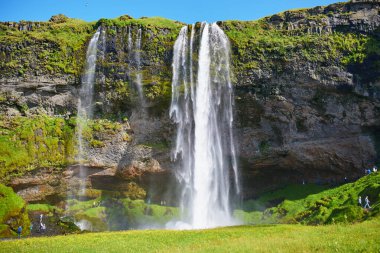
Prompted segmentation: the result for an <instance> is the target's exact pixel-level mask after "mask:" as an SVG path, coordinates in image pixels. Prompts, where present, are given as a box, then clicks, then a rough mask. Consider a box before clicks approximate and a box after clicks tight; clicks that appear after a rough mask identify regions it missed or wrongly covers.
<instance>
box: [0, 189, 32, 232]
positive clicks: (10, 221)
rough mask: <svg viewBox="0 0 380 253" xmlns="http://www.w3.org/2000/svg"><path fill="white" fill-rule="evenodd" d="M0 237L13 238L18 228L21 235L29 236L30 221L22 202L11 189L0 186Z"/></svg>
mask: <svg viewBox="0 0 380 253" xmlns="http://www.w3.org/2000/svg"><path fill="white" fill-rule="evenodd" d="M0 224H2V225H1V227H0V237H10V236H15V235H16V231H17V228H18V226H22V227H23V231H22V235H28V234H29V226H30V221H29V217H28V213H27V211H26V205H25V202H24V200H23V199H22V198H21V197H20V196H18V195H17V194H16V193H14V191H13V190H12V188H10V187H7V186H5V185H3V184H0Z"/></svg>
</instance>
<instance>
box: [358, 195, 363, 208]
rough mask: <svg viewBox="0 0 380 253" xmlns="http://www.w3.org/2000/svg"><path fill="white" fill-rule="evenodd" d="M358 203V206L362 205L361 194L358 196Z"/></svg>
mask: <svg viewBox="0 0 380 253" xmlns="http://www.w3.org/2000/svg"><path fill="white" fill-rule="evenodd" d="M358 204H359V206H363V205H362V196H359V199H358Z"/></svg>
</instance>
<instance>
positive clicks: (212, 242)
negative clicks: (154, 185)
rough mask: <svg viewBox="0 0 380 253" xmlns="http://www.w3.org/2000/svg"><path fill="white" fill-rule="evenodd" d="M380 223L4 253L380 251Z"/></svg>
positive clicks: (83, 241) (97, 238) (53, 244)
mask: <svg viewBox="0 0 380 253" xmlns="http://www.w3.org/2000/svg"><path fill="white" fill-rule="evenodd" d="M379 232H380V220H379V219H373V220H370V221H366V222H363V223H357V224H351V225H326V226H303V225H263V226H241V227H229V228H218V229H210V230H194V231H170V230H150V231H148V230H145V231H125V232H106V233H88V234H80V235H68V236H56V237H50V238H49V237H40V238H27V239H20V240H18V239H16V240H10V241H2V242H0V252H181V253H183V252H380V236H379Z"/></svg>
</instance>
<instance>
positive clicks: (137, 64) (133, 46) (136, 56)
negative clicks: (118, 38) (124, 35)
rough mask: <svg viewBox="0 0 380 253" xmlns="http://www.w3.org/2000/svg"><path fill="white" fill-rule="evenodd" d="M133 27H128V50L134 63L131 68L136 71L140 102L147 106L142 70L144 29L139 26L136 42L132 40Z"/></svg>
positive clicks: (131, 61)
mask: <svg viewBox="0 0 380 253" xmlns="http://www.w3.org/2000/svg"><path fill="white" fill-rule="evenodd" d="M131 30H132V27H129V29H128V52H129V62H130V63H132V64H131V66H130V68H131V67H133V68H134V69H135V71H136V75H135V78H134V83H135V88H136V90H137V93H138V96H139V100H140V104H141V105H142V106H143V107H144V106H145V97H144V91H143V84H142V78H143V76H142V71H141V50H142V49H141V38H142V30H141V28H139V29H138V30H137V36H136V39H135V42H134V43H133V40H132V31H131Z"/></svg>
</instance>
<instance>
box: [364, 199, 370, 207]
mask: <svg viewBox="0 0 380 253" xmlns="http://www.w3.org/2000/svg"><path fill="white" fill-rule="evenodd" d="M364 201H365V205H364V208H371V207H370V206H369V199H368V196H366V197H365V200H364Z"/></svg>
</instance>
